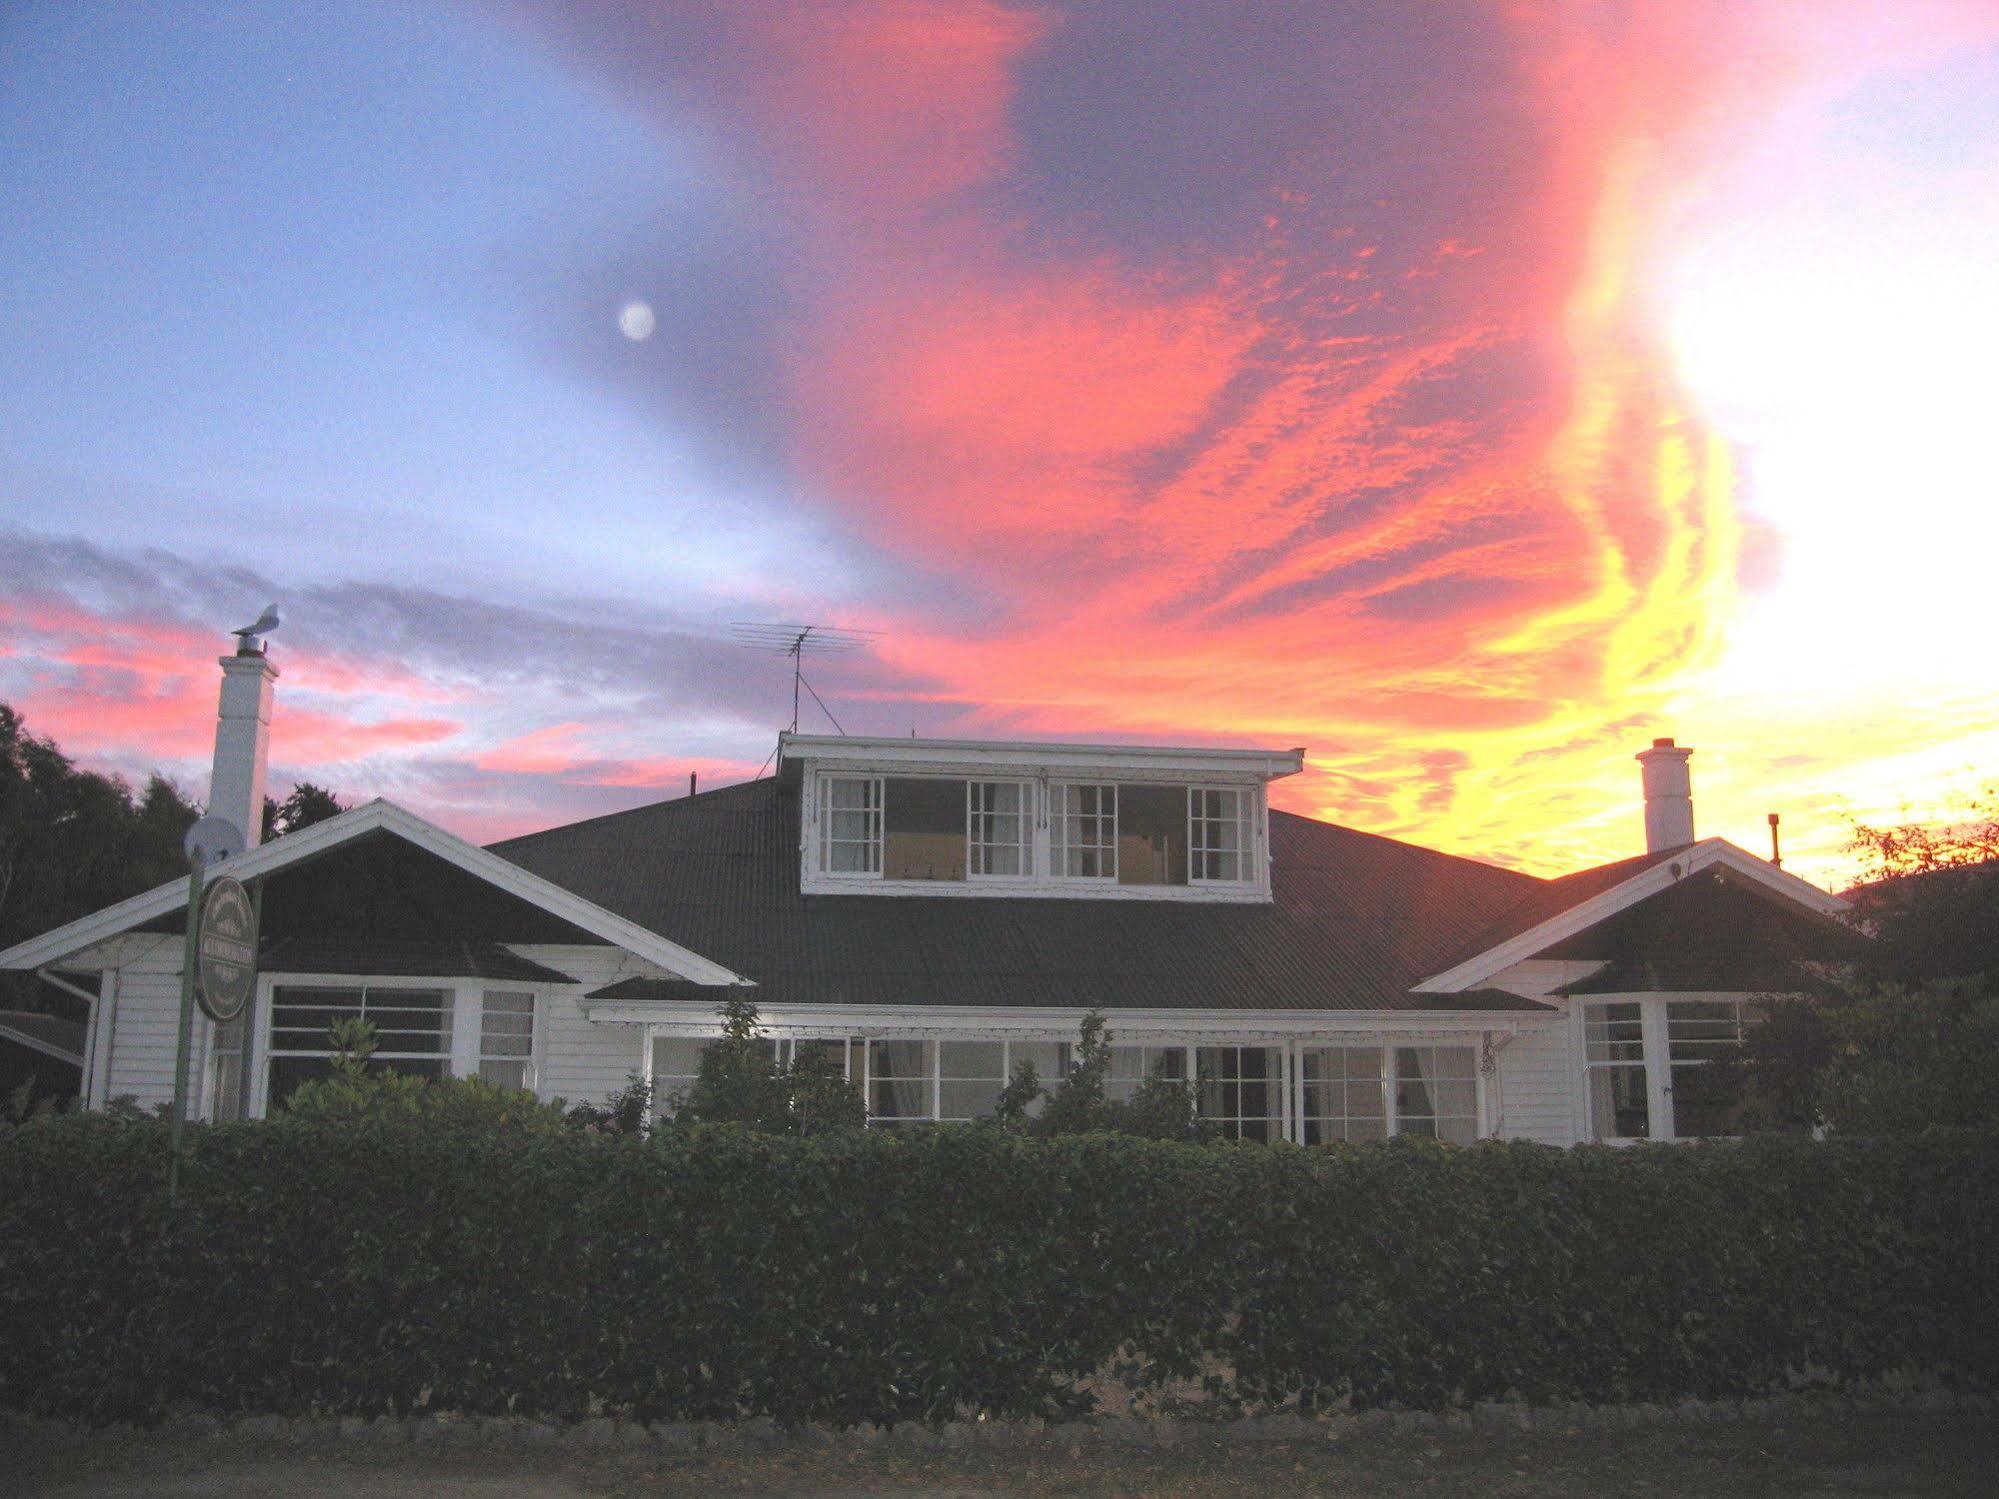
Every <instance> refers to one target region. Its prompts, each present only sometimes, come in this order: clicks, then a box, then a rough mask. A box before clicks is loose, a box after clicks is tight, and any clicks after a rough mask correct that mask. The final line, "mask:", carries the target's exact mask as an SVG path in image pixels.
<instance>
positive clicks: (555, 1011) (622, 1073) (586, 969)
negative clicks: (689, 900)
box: [494, 945, 755, 1104]
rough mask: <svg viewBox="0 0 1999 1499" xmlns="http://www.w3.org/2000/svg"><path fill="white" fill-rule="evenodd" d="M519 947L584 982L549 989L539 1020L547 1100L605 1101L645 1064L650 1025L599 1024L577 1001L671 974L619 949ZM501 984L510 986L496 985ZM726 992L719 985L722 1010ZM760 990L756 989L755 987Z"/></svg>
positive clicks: (537, 1044)
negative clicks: (617, 986)
mask: <svg viewBox="0 0 1999 1499" xmlns="http://www.w3.org/2000/svg"><path fill="white" fill-rule="evenodd" d="M514 951H515V952H517V953H519V954H520V955H521V956H522V957H524V958H532V959H533V960H534V961H535V962H537V963H545V964H547V965H548V966H549V967H550V968H553V969H555V970H556V972H558V973H566V974H568V975H569V976H570V977H571V978H574V979H576V980H578V981H579V982H577V983H575V984H571V985H557V986H555V987H554V988H553V989H551V990H550V991H548V997H547V1001H546V1006H545V1008H544V1010H543V1012H542V1014H541V1015H540V1016H538V1017H537V1020H538V1021H539V1022H540V1028H541V1030H542V1034H541V1035H540V1036H538V1037H536V1040H535V1047H536V1051H537V1053H538V1054H539V1056H540V1057H541V1072H540V1085H539V1086H538V1087H537V1088H536V1090H535V1091H536V1092H537V1093H539V1094H540V1095H541V1096H542V1097H543V1098H545V1099H546V1098H561V1099H565V1100H567V1101H568V1102H570V1103H573V1104H574V1103H602V1102H603V1101H604V1100H605V1099H606V1098H608V1097H610V1096H611V1095H612V1094H613V1093H615V1092H617V1091H618V1090H619V1089H620V1088H622V1087H624V1086H625V1084H626V1083H628V1082H630V1081H631V1077H632V1074H633V1073H634V1072H643V1070H644V1068H645V1027H644V1026H642V1025H626V1024H599V1023H593V1022H591V1021H589V1020H586V1019H584V1018H583V1011H582V1008H581V1007H580V1005H579V1004H578V1003H577V1001H578V1000H580V999H581V998H582V996H584V995H585V994H588V993H590V992H591V991H592V990H594V989H601V988H603V987H604V986H605V985H607V984H615V983H616V982H617V981H618V980H619V979H627V978H671V977H673V975H671V974H668V973H665V972H664V971H662V970H661V969H659V968H656V967H655V966H653V965H652V964H651V963H648V962H645V961H644V960H643V959H640V958H635V957H633V956H632V955H631V954H630V953H627V952H624V951H622V950H620V949H618V948H615V947H529V946H525V945H523V946H518V947H515V948H514ZM494 987H496V988H501V987H505V986H504V985H495V986H494ZM724 992H725V991H723V990H722V989H719V988H718V989H717V990H716V993H715V1004H716V1006H717V1007H718V1008H719V1007H720V1006H721V1003H722V999H723V995H724ZM751 992H752V993H753V994H754V992H755V991H754V990H752V991H751Z"/></svg>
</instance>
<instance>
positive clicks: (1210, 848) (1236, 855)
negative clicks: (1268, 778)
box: [1187, 786, 1251, 883]
mask: <svg viewBox="0 0 1999 1499" xmlns="http://www.w3.org/2000/svg"><path fill="white" fill-rule="evenodd" d="M1187 829H1188V833H1187V846H1188V851H1189V854H1190V856H1191V862H1192V873H1193V878H1194V879H1195V880H1196V881H1201V880H1217V881H1225V882H1234V883H1240V882H1242V881H1244V880H1247V879H1249V878H1251V869H1250V858H1249V848H1250V794H1249V792H1248V791H1247V790H1246V789H1244V788H1242V787H1235V786H1219V787H1217V786H1191V787H1189V788H1188V790H1187Z"/></svg>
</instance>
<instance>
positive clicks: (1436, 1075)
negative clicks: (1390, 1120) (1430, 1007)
mask: <svg viewBox="0 0 1999 1499" xmlns="http://www.w3.org/2000/svg"><path fill="white" fill-rule="evenodd" d="M1395 1132H1396V1133H1397V1134H1399V1135H1430V1136H1432V1137H1434V1138H1436V1139H1439V1140H1448V1141H1450V1142H1451V1143H1452V1144H1453V1145H1469V1144H1471V1143H1472V1141H1474V1140H1476V1139H1477V1138H1478V1058H1477V1055H1476V1054H1475V1053H1474V1052H1473V1051H1472V1049H1471V1048H1470V1047H1469V1046H1398V1047H1396V1048H1395Z"/></svg>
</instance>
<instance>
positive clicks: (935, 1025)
mask: <svg viewBox="0 0 1999 1499" xmlns="http://www.w3.org/2000/svg"><path fill="white" fill-rule="evenodd" d="M580 1004H581V1006H582V1009H583V1013H584V1015H585V1016H586V1017H588V1018H589V1019H590V1020H592V1021H595V1022H598V1023H600V1024H602V1023H610V1024H627V1025H631V1024H638V1025H650V1026H654V1027H657V1028H658V1029H659V1030H661V1031H662V1032H664V1033H667V1034H677V1035H685V1036H710V1035H715V1034H718V1033H719V1022H718V1020H717V1017H716V1013H715V1012H716V1008H717V1006H716V1005H713V1004H708V1003H706V1002H704V1001H701V1000H677V999H676V1000H629V999H627V1000H589V999H585V1000H582V1001H580ZM1089 1013H1090V1011H1088V1010H1086V1009H1042V1008H1035V1007H1016V1006H1009V1007H999V1006H990V1007H988V1006H953V1005H824V1006H813V1007H810V1008H807V1007H804V1006H793V1007H775V1008H772V1009H770V1010H766V1011H763V1012H761V1013H760V1014H759V1016H758V1020H759V1023H760V1024H761V1025H762V1027H763V1029H764V1030H765V1031H766V1032H768V1033H769V1034H771V1035H773V1036H807V1037H817V1036H825V1035H829V1034H831V1035H840V1034H866V1035H873V1036H897V1037H928V1036H942V1037H945V1038H953V1037H964V1038H982V1039H984V1038H1016V1039H1018V1038H1027V1037H1047V1036H1055V1037H1067V1036H1073V1035H1075V1034H1076V1033H1077V1031H1078V1029H1079V1028H1080V1027H1081V1025H1082V1023H1083V1018H1084V1016H1086V1015H1088V1014H1089ZM1101 1013H1102V1015H1103V1017H1104V1021H1105V1026H1106V1029H1108V1030H1109V1031H1110V1033H1111V1040H1112V1044H1114V1045H1128V1044H1135V1043H1138V1042H1145V1043H1147V1044H1150V1043H1152V1042H1154V1041H1157V1040H1160V1039H1162V1038H1183V1039H1184V1038H1188V1037H1200V1038H1205V1039H1211V1040H1218V1041H1219V1040H1228V1041H1287V1040H1299V1039H1308V1038H1312V1037H1347V1036H1351V1037H1364V1038H1368V1039H1370V1040H1383V1039H1394V1038H1398V1037H1417V1038H1421V1037H1432V1038H1434V1037H1437V1036H1457V1035H1474V1034H1484V1033H1487V1032H1504V1033H1511V1032H1514V1031H1519V1030H1523V1029H1528V1030H1532V1029H1540V1028H1542V1027H1544V1026H1547V1025H1551V1024H1557V1023H1559V1022H1560V1021H1561V1020H1562V1018H1563V1017H1562V1016H1561V1015H1560V1013H1558V1012H1556V1011H1552V1010H1550V1011H1543V1012H1539V1013H1534V1012H1525V1011H1506V1010H1459V1011H1456V1012H1450V1011H1443V1012H1431V1011H1411V1010H1311V1011H1300V1010H1226V1011H1221V1010H1105V1011H1102V1012H1101Z"/></svg>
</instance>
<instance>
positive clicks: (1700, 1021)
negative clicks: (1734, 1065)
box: [1666, 999, 1743, 1140]
mask: <svg viewBox="0 0 1999 1499" xmlns="http://www.w3.org/2000/svg"><path fill="white" fill-rule="evenodd" d="M1742 1024H1743V1012H1742V1005H1741V1004H1740V1003H1739V1002H1737V1001H1734V1000H1703V999H1688V1000H1668V1001H1667V1003H1666V1056H1667V1061H1668V1063H1669V1065H1670V1069H1671V1070H1670V1073H1669V1076H1668V1081H1669V1083H1670V1085H1671V1091H1672V1097H1671V1100H1670V1102H1671V1111H1672V1116H1673V1137H1674V1138H1675V1139H1677V1140H1693V1139H1699V1138H1701V1137H1702V1136H1707V1135H1727V1134H1732V1133H1734V1132H1735V1128H1736V1113H1737V1109H1738V1105H1739V1100H1738V1099H1737V1098H1736V1096H1735V1093H1734V1088H1733V1085H1732V1079H1731V1078H1730V1077H1729V1075H1728V1074H1727V1073H1726V1072H1722V1071H1717V1070H1715V1069H1714V1068H1713V1067H1712V1066H1711V1064H1712V1063H1713V1062H1715V1061H1716V1060H1718V1059H1719V1058H1722V1057H1725V1056H1727V1055H1728V1054H1729V1053H1730V1052H1731V1051H1733V1050H1734V1049H1735V1048H1736V1046H1738V1045H1739V1044H1740V1043H1741V1041H1742Z"/></svg>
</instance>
